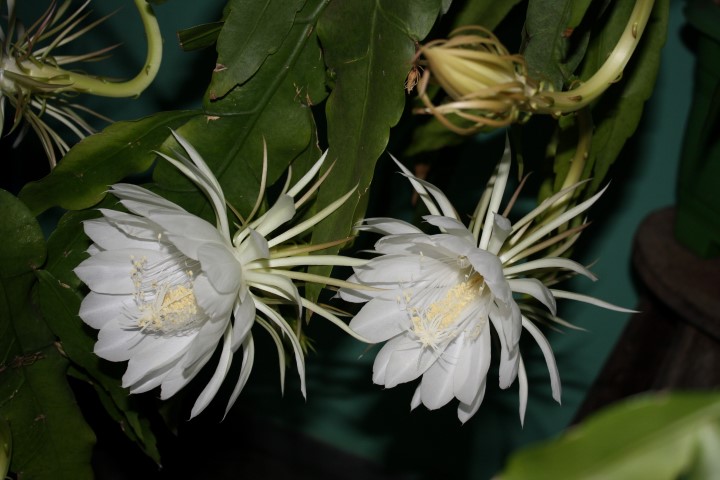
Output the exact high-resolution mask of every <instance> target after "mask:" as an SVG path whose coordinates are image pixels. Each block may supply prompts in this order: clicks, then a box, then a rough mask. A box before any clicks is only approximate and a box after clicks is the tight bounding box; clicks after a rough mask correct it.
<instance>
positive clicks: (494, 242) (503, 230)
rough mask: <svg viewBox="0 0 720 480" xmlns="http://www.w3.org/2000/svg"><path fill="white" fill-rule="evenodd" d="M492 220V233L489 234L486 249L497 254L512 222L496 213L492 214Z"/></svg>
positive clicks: (509, 230)
mask: <svg viewBox="0 0 720 480" xmlns="http://www.w3.org/2000/svg"><path fill="white" fill-rule="evenodd" d="M493 220H494V223H493V229H492V235H490V243H488V247H487V250H488V252H490V253H492V254H494V255H497V253H498V252H499V251H500V249H501V248H502V246H503V244H504V243H505V240H506V239H507V237H508V236H509V235H510V232H511V231H512V224H511V223H510V220H508V219H507V218H505V217H503V216H502V215H500V214H497V213H496V214H495V215H494V216H493Z"/></svg>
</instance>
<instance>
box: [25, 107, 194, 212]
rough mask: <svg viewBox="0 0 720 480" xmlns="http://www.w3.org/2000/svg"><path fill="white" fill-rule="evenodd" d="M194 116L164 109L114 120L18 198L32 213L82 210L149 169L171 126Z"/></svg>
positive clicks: (31, 184) (188, 112)
mask: <svg viewBox="0 0 720 480" xmlns="http://www.w3.org/2000/svg"><path fill="white" fill-rule="evenodd" d="M195 115H198V112H193V111H177V112H163V113H158V114H155V115H152V116H150V117H146V118H143V119H140V120H136V121H131V122H117V123H114V124H112V125H110V126H109V127H107V128H106V129H105V130H103V131H102V132H101V133H98V134H95V135H92V136H90V137H87V138H86V139H84V140H83V141H82V142H80V143H78V144H77V145H75V147H73V148H72V149H71V150H70V152H68V154H67V155H65V157H63V159H62V161H61V162H60V163H59V164H58V166H57V167H56V168H55V169H54V170H53V171H52V172H51V173H50V174H49V175H48V176H46V177H45V178H43V179H41V180H38V181H36V182H30V183H28V184H27V185H25V187H24V188H23V189H22V191H21V192H20V195H19V196H20V199H21V200H22V201H23V202H25V204H26V205H27V206H28V208H30V211H31V212H32V213H33V215H38V214H40V213H42V212H43V211H45V210H47V209H48V208H50V207H53V206H61V207H63V208H66V209H72V210H79V209H83V208H87V207H90V206H92V205H95V204H96V203H98V202H99V201H100V200H102V199H103V197H104V196H105V192H106V191H107V188H108V185H112V184H113V183H116V182H118V181H120V180H122V179H123V178H125V177H126V176H128V175H131V174H134V173H140V172H144V171H146V170H147V169H148V168H150V166H151V165H152V163H153V161H154V160H155V154H154V153H153V152H152V151H153V150H155V149H157V148H158V147H159V145H160V144H161V143H162V142H163V141H164V140H165V138H166V137H167V136H168V135H169V131H168V128H176V127H177V126H178V125H181V124H182V123H184V122H185V121H187V119H188V118H191V117H193V116H195Z"/></svg>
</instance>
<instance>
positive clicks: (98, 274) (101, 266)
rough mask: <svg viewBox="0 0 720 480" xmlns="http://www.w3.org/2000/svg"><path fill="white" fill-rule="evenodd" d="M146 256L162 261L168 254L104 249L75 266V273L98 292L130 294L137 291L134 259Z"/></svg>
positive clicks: (152, 259)
mask: <svg viewBox="0 0 720 480" xmlns="http://www.w3.org/2000/svg"><path fill="white" fill-rule="evenodd" d="M141 258H146V259H147V260H148V262H150V263H155V262H160V261H162V260H163V259H164V258H166V255H165V254H163V253H161V252H155V251H152V250H141V249H121V250H104V251H101V252H98V253H96V254H95V255H93V256H92V257H90V258H88V259H87V260H84V261H83V262H82V263H80V265H78V266H77V267H75V270H74V271H75V274H76V275H77V276H78V277H79V278H80V280H82V281H83V283H85V285H87V286H88V287H89V288H90V290H92V291H93V292H96V293H108V294H113V295H129V294H132V293H135V284H134V283H133V280H132V277H131V275H132V273H133V270H134V268H135V267H134V266H133V261H134V260H139V259H141Z"/></svg>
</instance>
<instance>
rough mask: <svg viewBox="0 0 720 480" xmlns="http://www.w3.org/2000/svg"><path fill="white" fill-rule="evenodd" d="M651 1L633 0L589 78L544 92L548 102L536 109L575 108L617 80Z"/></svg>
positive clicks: (560, 111)
mask: <svg viewBox="0 0 720 480" xmlns="http://www.w3.org/2000/svg"><path fill="white" fill-rule="evenodd" d="M654 3H655V0H636V2H635V7H634V8H633V11H632V12H631V13H630V18H629V20H628V23H627V25H626V26H625V30H624V31H623V33H622V35H621V36H620V40H618V43H617V44H616V45H615V48H614V49H613V51H612V52H611V53H610V55H609V56H608V58H607V60H605V63H604V64H603V65H602V67H600V69H599V70H598V71H597V72H595V74H594V75H593V76H592V77H590V79H588V81H586V82H584V83H583V84H581V85H580V86H579V87H577V88H575V89H573V90H569V91H567V92H544V93H543V95H542V96H543V97H544V98H547V99H548V100H550V102H551V104H550V105H549V106H539V107H538V108H537V109H536V110H535V111H536V112H538V113H551V114H555V115H562V114H563V113H569V112H574V111H577V110H579V109H581V108H583V107H585V106H587V105H588V104H590V103H591V102H592V101H593V100H595V99H596V98H597V97H599V96H600V95H601V94H602V93H603V92H604V91H605V90H607V88H608V87H609V86H610V85H612V84H613V83H614V82H616V81H617V79H618V78H619V77H620V76H621V75H622V72H623V69H624V68H625V66H626V65H627V63H628V61H629V60H630V57H632V55H633V52H634V51H635V48H636V47H637V45H638V43H639V42H640V38H641V37H642V34H643V31H644V30H645V26H646V25H647V22H648V19H649V18H650V13H651V12H652V9H653V4H654Z"/></svg>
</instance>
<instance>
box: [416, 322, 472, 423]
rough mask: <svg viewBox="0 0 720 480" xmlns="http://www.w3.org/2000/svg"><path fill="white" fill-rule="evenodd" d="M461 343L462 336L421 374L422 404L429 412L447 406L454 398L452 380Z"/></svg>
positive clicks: (451, 343)
mask: <svg viewBox="0 0 720 480" xmlns="http://www.w3.org/2000/svg"><path fill="white" fill-rule="evenodd" d="M463 343H464V337H463V336H459V337H458V338H456V339H455V340H453V341H452V342H450V344H449V345H448V346H447V348H446V349H445V351H444V352H443V353H442V355H440V358H438V359H437V361H436V362H434V363H433V364H432V365H430V367H429V368H428V369H427V370H426V371H425V373H423V376H422V381H421V382H420V388H421V396H422V402H423V405H425V406H426V407H427V408H429V409H430V410H435V409H438V408H440V407H443V406H445V405H447V403H448V402H449V401H450V400H452V399H453V398H454V396H455V392H454V390H453V378H454V377H455V368H456V365H457V361H458V355H459V354H460V350H461V348H462V347H463Z"/></svg>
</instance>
